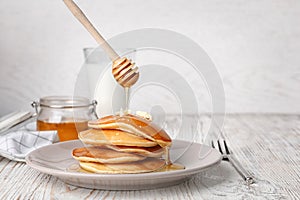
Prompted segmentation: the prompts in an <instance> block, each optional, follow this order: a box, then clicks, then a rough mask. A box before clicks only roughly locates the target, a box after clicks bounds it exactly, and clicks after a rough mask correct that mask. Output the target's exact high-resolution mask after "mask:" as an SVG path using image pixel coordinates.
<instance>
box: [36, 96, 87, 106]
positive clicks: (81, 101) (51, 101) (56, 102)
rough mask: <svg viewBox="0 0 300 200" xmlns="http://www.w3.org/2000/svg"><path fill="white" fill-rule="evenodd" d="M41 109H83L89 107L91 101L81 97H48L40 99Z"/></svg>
mask: <svg viewBox="0 0 300 200" xmlns="http://www.w3.org/2000/svg"><path fill="white" fill-rule="evenodd" d="M39 105H40V106H41V107H49V108H81V107H89V106H91V105H92V104H90V102H89V99H87V98H85V97H79V96H47V97H43V98H41V99H40V103H39Z"/></svg>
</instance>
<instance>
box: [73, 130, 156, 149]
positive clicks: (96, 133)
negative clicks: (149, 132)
mask: <svg viewBox="0 0 300 200" xmlns="http://www.w3.org/2000/svg"><path fill="white" fill-rule="evenodd" d="M78 137H79V139H80V140H81V141H82V142H83V143H85V144H92V145H122V146H136V147H153V146H156V145H157V143H155V142H154V141H151V140H148V139H145V138H143V137H139V136H136V135H133V134H131V133H127V132H124V131H121V130H97V129H89V130H86V131H82V132H80V133H79V134H78Z"/></svg>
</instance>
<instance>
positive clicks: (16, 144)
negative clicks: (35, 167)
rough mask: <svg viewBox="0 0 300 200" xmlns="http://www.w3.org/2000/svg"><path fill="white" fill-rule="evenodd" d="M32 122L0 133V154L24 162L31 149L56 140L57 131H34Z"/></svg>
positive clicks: (34, 125) (34, 124)
mask: <svg viewBox="0 0 300 200" xmlns="http://www.w3.org/2000/svg"><path fill="white" fill-rule="evenodd" d="M35 127H36V123H35V122H32V123H29V124H27V125H25V126H24V127H22V128H20V129H19V130H16V131H13V132H9V133H7V134H5V135H0V156H3V157H6V158H8V159H10V160H14V161H22V162H25V157H26V155H27V154H28V153H30V152H31V151H33V150H35V149H37V148H39V147H42V146H46V145H49V144H52V143H54V142H57V141H58V136H57V131H36V129H35Z"/></svg>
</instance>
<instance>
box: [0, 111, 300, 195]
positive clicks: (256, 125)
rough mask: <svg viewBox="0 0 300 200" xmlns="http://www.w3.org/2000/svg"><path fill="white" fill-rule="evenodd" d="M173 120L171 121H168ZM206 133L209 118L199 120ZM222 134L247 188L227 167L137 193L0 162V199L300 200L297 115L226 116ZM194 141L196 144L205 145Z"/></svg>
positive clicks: (7, 161) (225, 163) (222, 163)
mask: <svg viewBox="0 0 300 200" xmlns="http://www.w3.org/2000/svg"><path fill="white" fill-rule="evenodd" d="M171 121H172V120H171ZM201 122H203V123H202V126H201V128H202V129H203V130H202V131H201V130H198V131H200V132H205V131H206V130H207V129H208V127H209V123H210V117H209V116H201ZM223 130H224V133H225V136H226V137H227V139H228V141H229V146H230V148H231V149H232V151H233V153H234V154H235V155H236V157H237V158H238V159H239V161H240V162H241V163H242V165H243V166H244V167H245V168H246V169H247V170H248V171H250V172H252V173H253V174H254V176H255V178H256V183H255V184H253V185H251V186H247V185H245V184H244V182H243V180H242V179H241V177H240V176H239V175H238V174H237V172H236V171H235V170H234V169H233V167H232V166H231V165H230V164H229V163H227V162H221V164H220V165H218V166H216V167H213V168H210V169H208V170H207V171H205V172H202V173H200V174H197V175H196V176H194V177H193V178H192V179H191V180H189V181H187V182H184V183H182V184H180V185H176V186H172V187H167V188H160V189H155V190H142V191H105V190H91V189H85V188H78V187H74V186H70V185H67V184H65V183H63V182H62V181H60V180H59V179H57V178H55V177H52V176H50V175H47V174H42V173H40V172H38V171H36V170H34V169H31V168H30V167H28V166H27V165H26V164H25V163H21V162H14V161H10V160H8V159H6V158H3V157H0V199H72V200H73V199H74V200H75V199H196V200H199V199H300V115H283V114H276V115H275V114H266V115H261V114H240V115H227V116H226V120H225V125H224V129H223ZM207 138H209V137H206V138H205V137H203V136H199V137H198V138H197V140H198V141H199V142H209V139H207Z"/></svg>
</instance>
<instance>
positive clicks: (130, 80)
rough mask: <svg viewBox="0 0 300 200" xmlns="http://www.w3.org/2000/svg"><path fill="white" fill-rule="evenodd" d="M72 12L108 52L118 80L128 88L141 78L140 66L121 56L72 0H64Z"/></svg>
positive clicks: (113, 71) (113, 72)
mask: <svg viewBox="0 0 300 200" xmlns="http://www.w3.org/2000/svg"><path fill="white" fill-rule="evenodd" d="M63 1H64V3H65V4H66V5H67V7H68V8H69V10H70V11H71V12H72V14H73V15H74V16H75V17H76V18H77V19H78V20H79V22H80V23H81V24H82V25H83V26H84V27H85V28H86V29H87V31H88V32H89V33H90V34H91V35H92V36H93V37H94V38H95V40H96V41H97V42H98V44H99V45H100V46H101V47H102V49H103V50H104V51H105V52H106V53H107V54H108V56H109V58H110V59H111V61H112V62H113V65H112V74H113V75H114V78H115V79H116V81H117V82H118V83H119V84H120V85H121V86H123V87H124V88H125V89H128V88H129V87H131V86H132V85H134V84H135V83H136V82H137V80H138V79H139V72H138V71H137V70H138V67H135V68H133V67H134V63H133V62H132V61H131V60H130V59H127V58H125V57H123V58H121V57H120V56H119V55H118V54H117V53H116V52H115V50H114V49H113V48H112V47H111V46H110V45H109V44H108V43H107V41H106V40H105V39H104V38H103V37H102V36H101V35H100V33H99V32H98V31H97V30H96V28H95V27H94V26H93V24H92V23H91V22H90V21H89V20H88V18H87V17H86V16H85V14H84V13H83V12H82V11H81V9H80V8H79V7H78V6H77V5H76V4H75V3H74V2H73V1H72V0H63Z"/></svg>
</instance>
